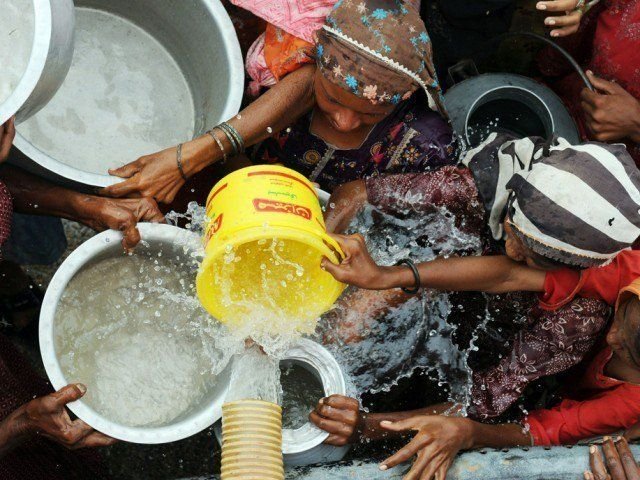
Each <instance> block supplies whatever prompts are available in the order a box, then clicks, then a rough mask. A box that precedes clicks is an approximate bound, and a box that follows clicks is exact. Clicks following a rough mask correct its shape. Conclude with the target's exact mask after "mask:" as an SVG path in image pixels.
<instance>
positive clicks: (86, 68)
mask: <svg viewBox="0 0 640 480" xmlns="http://www.w3.org/2000/svg"><path fill="white" fill-rule="evenodd" d="M12 1H17V0H12ZM23 1H24V0H23ZM75 33H76V39H75V52H74V56H73V62H72V65H71V70H70V71H69V74H68V75H67V78H66V80H65V82H64V84H63V85H62V87H61V88H60V90H59V91H58V93H57V94H56V95H55V97H54V98H53V100H51V102H49V104H48V105H47V106H46V107H45V108H43V109H42V110H41V111H40V112H38V114H37V115H35V116H34V117H32V118H31V119H29V120H28V121H26V122H25V123H23V124H22V125H20V127H19V132H20V134H22V135H23V136H24V137H26V139H27V140H29V142H31V143H32V144H33V145H35V146H36V147H37V148H39V149H40V150H42V151H43V152H45V153H47V154H48V155H49V156H51V157H53V158H55V159H56V160H58V161H60V162H62V163H66V164H68V165H72V166H75V167H76V168H78V169H80V170H83V171H86V172H92V173H99V174H106V173H107V170H108V169H109V168H115V167H118V166H121V165H124V164H125V163H128V162H130V161H133V160H135V159H136V158H138V157H139V156H142V155H146V154H150V153H153V152H156V151H158V150H161V149H163V148H167V147H170V146H173V145H176V144H178V143H180V142H184V141H187V140H190V139H191V138H192V137H193V133H194V124H195V113H194V112H195V110H194V105H193V97H192V95H191V92H190V90H189V86H188V84H187V82H186V80H185V77H184V75H183V74H182V72H181V71H180V68H179V67H178V65H177V64H176V62H175V61H174V60H173V58H172V57H171V56H170V55H169V53H168V52H167V51H166V50H165V49H164V47H163V46H162V45H160V43H158V41H157V40H155V39H154V38H153V37H152V36H151V35H149V34H148V33H146V32H145V31H144V30H142V29H141V28H140V27H138V26H136V25H134V24H133V23H131V22H129V21H127V20H125V19H124V18H122V17H118V16H115V15H111V14H108V13H106V12H102V11H99V10H93V9H90V8H76V31H75Z"/></svg>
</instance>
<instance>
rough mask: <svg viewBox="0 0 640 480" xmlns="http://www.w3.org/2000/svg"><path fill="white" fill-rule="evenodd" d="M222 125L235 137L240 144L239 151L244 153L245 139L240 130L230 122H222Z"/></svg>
mask: <svg viewBox="0 0 640 480" xmlns="http://www.w3.org/2000/svg"><path fill="white" fill-rule="evenodd" d="M220 126H221V127H224V128H226V129H227V130H228V132H229V133H230V134H231V135H232V136H233V137H234V138H235V140H236V142H237V144H238V152H239V153H244V139H243V138H242V135H240V132H238V130H236V129H235V127H234V126H233V125H231V124H230V123H228V122H222V123H221V124H220Z"/></svg>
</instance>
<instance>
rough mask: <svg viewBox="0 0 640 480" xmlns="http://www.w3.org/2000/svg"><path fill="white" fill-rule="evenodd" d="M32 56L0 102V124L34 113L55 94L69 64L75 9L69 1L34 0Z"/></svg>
mask: <svg viewBox="0 0 640 480" xmlns="http://www.w3.org/2000/svg"><path fill="white" fill-rule="evenodd" d="M29 14H33V15H34V17H35V18H34V36H33V46H32V49H31V56H30V58H29V62H28V64H27V69H26V71H25V72H24V74H23V76H22V78H21V80H20V82H19V83H18V86H17V87H16V89H15V90H14V91H13V93H12V94H11V95H10V96H9V97H8V98H7V99H6V100H5V101H4V102H3V103H2V104H0V124H3V123H4V122H6V121H7V120H8V119H9V118H10V117H11V116H13V115H14V114H15V115H16V121H17V123H20V122H22V121H24V120H26V119H27V118H29V117H31V116H32V115H34V114H35V113H37V112H38V111H39V110H40V109H41V108H42V107H43V106H45V105H46V104H47V102H48V101H49V100H51V98H52V97H53V96H54V95H55V94H56V92H57V91H58V89H59V88H60V85H62V83H63V82H64V79H65V77H66V75H67V72H68V71H69V67H70V66H71V59H72V57H73V38H74V36H73V33H74V25H75V12H74V8H73V1H72V0H33V12H25V15H29Z"/></svg>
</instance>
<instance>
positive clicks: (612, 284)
mask: <svg viewBox="0 0 640 480" xmlns="http://www.w3.org/2000/svg"><path fill="white" fill-rule="evenodd" d="M638 277H640V251H638V250H625V251H623V252H620V253H619V254H618V255H617V256H616V258H614V259H613V260H612V261H611V262H610V263H609V264H608V265H605V266H604V267H596V268H588V269H586V270H582V272H578V271H576V270H570V269H566V268H562V269H560V270H553V271H550V272H547V274H546V277H545V281H544V293H543V294H542V295H541V296H540V302H539V303H540V308H542V309H543V310H556V309H558V308H560V307H562V306H564V305H566V304H567V303H569V302H570V301H571V300H573V299H574V298H575V297H576V296H580V297H584V298H596V299H598V300H603V301H604V302H606V303H607V304H609V305H615V303H616V299H617V298H618V293H619V292H620V290H621V289H622V288H624V287H626V286H627V285H629V284H631V282H633V281H634V280H635V279H636V278H638Z"/></svg>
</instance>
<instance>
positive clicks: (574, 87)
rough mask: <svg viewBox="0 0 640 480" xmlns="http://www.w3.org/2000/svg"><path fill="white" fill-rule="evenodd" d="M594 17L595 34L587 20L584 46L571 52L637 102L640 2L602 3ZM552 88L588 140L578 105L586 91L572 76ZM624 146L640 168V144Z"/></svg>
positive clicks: (612, 0)
mask: <svg viewBox="0 0 640 480" xmlns="http://www.w3.org/2000/svg"><path fill="white" fill-rule="evenodd" d="M594 14H596V15H597V19H596V25H595V33H594V34H592V35H590V34H589V33H591V30H593V25H591V28H589V26H590V25H589V23H590V21H589V20H590V19H588V18H587V20H586V21H585V22H584V23H585V26H584V28H583V29H582V30H583V33H584V36H583V37H582V40H583V41H582V43H583V45H579V46H578V49H577V51H574V49H573V48H570V50H572V53H574V54H575V55H577V56H578V57H581V56H582V55H583V54H584V56H585V57H586V58H585V59H584V60H585V61H584V62H582V66H583V67H584V68H585V69H589V70H591V71H593V73H595V74H596V75H597V76H599V77H601V78H604V79H605V80H609V81H615V82H617V83H618V84H619V85H621V86H622V87H623V88H624V89H625V90H627V91H628V92H629V93H631V95H633V96H634V97H636V98H637V99H640V0H605V1H604V2H603V6H601V7H600V8H598V9H597V10H596V11H595V12H594ZM587 31H588V32H587ZM569 40H571V37H569ZM573 46H574V47H575V45H573ZM554 58H555V56H554ZM580 60H581V59H580V58H579V61H580ZM556 61H558V60H556ZM562 64H564V63H562ZM542 69H543V70H544V71H546V72H545V73H549V72H548V71H549V70H550V67H548V66H546V65H542ZM552 87H553V89H554V90H555V91H556V93H558V95H559V96H560V97H561V98H562V100H563V101H564V102H565V104H566V105H567V107H568V108H569V110H570V112H571V115H572V116H573V117H574V119H575V120H576V123H577V125H578V128H579V129H580V133H581V135H582V137H583V139H584V140H591V139H592V138H591V134H590V132H589V131H588V129H587V128H586V124H585V121H584V116H583V110H582V107H581V105H580V92H581V91H582V89H583V88H585V86H584V83H583V82H582V80H581V79H580V77H579V76H578V75H577V74H576V73H572V74H570V75H568V76H566V77H565V78H563V79H562V80H560V81H559V82H557V83H554V84H553V85H552ZM625 143H626V144H627V148H628V149H629V153H630V154H631V156H632V157H633V158H634V160H635V161H636V164H637V165H639V166H640V144H637V143H634V142H632V141H630V140H629V141H628V142H625Z"/></svg>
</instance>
